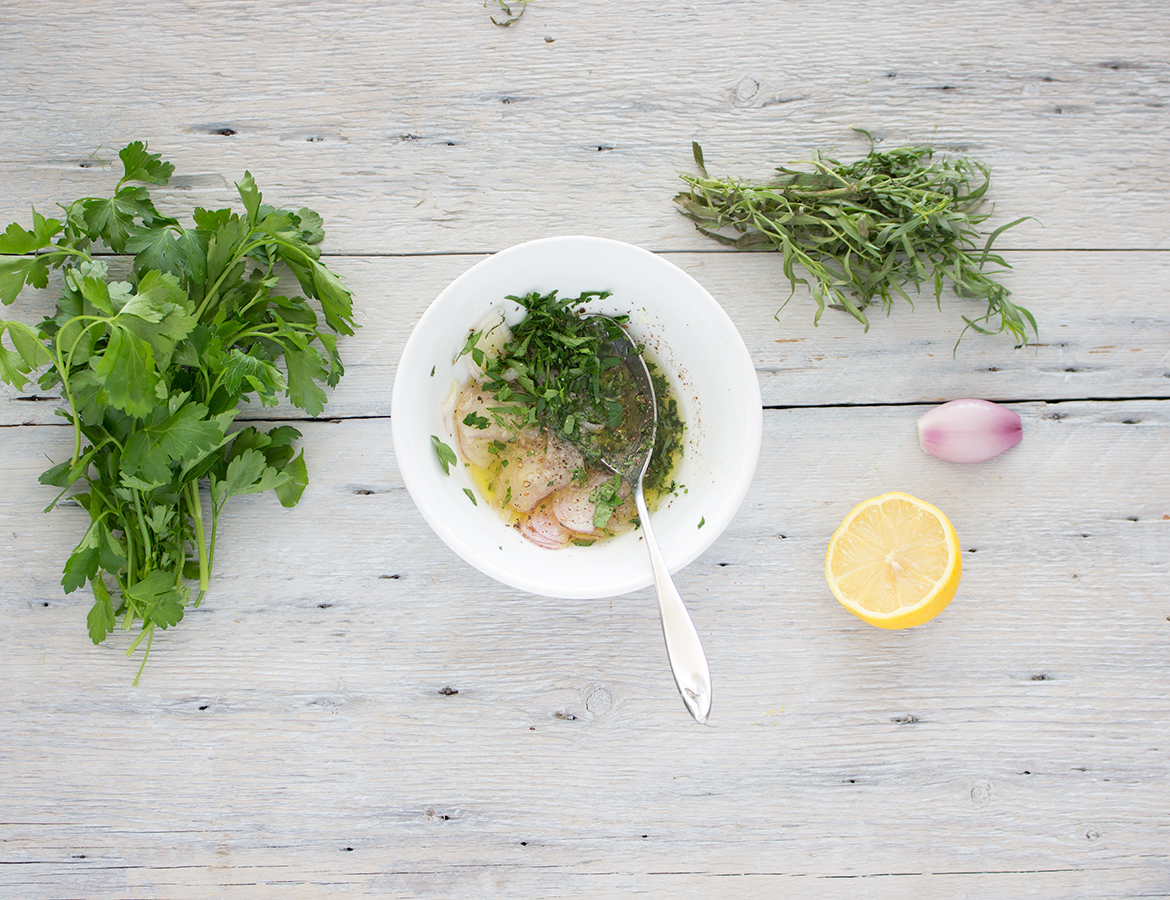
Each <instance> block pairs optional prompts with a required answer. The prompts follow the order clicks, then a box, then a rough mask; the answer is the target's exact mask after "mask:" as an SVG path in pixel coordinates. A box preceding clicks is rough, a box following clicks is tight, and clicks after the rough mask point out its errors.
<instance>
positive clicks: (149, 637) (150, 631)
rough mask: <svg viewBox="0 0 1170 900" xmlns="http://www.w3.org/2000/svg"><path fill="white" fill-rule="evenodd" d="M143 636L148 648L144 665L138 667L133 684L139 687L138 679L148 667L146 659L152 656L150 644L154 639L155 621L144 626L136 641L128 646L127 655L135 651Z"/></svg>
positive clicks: (143, 660)
mask: <svg viewBox="0 0 1170 900" xmlns="http://www.w3.org/2000/svg"><path fill="white" fill-rule="evenodd" d="M143 637H145V638H146V650H145V651H143V654H142V665H140V666H139V667H138V674H137V675H135V676H134V681H133V682H132V685H131V686H132V687H138V679H139V678H141V677H142V670H143V669H145V668H146V661H147V660H148V659H149V658H150V645H151V643H152V642H153V641H154V622H151V623H150V624H149V625H147V626H146V627H145V628H143V629H142V632H141V634H139V635H138V637H137V638H136V639H135V641H134V643H132V644H131V645H130V646H129V647H127V648H126V655H127V656H129V655H130V654H131V653H133V652H134V650H135V649H136V648H137V647H138V644H139V642H141V640H142V639H143Z"/></svg>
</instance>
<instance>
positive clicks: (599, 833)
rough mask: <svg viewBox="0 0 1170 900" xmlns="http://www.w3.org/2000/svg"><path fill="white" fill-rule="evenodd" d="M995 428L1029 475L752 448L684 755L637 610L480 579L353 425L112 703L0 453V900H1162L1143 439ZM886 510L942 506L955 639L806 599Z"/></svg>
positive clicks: (1149, 432) (260, 500)
mask: <svg viewBox="0 0 1170 900" xmlns="http://www.w3.org/2000/svg"><path fill="white" fill-rule="evenodd" d="M1103 406H1104V407H1107V408H1102V407H1103ZM1018 409H1019V411H1020V412H1021V414H1022V415H1023V416H1024V421H1025V437H1024V441H1023V442H1022V443H1021V444H1020V445H1019V446H1018V447H1017V448H1015V449H1013V450H1012V451H1009V452H1008V453H1007V454H1005V455H1004V456H1002V457H1000V458H998V459H996V460H994V461H992V462H989V463H987V464H981V465H975V466H954V465H948V464H944V463H942V462H940V461H938V460H935V459H933V458H931V457H928V456H926V455H925V454H923V453H922V452H921V451H920V450H919V449H918V447H917V445H916V441H915V437H914V427H913V423H914V416H915V415H916V413H917V411H918V410H917V409H915V408H913V407H909V408H903V407H893V408H891V407H885V408H862V409H824V410H807V409H806V410H775V411H769V412H768V414H767V416H766V427H765V439H764V452H763V456H762V459H761V464H760V468H759V472H758V475H757V478H756V482H755V485H754V486H753V490H752V493H751V495H750V497H749V500H748V502H747V503H746V504H745V507H744V509H743V512H742V515H741V516H740V518H739V519H738V520H737V521H736V522H735V523H734V524H733V526H732V528H731V529H730V530H729V531H728V532H727V533H726V534H725V535H724V536H723V537H722V538H721V539H720V540H719V541H718V542H717V543H716V544H715V545H714V547H713V548H712V549H711V550H710V551H709V552H708V553H707V554H705V555H704V557H703V558H701V559H700V560H699V561H698V562H697V563H696V564H694V565H693V566H691V567H690V568H688V569H687V570H684V571H683V572H682V573H681V574H680V575H679V576H678V583H679V585H680V588H681V590H682V591H683V593H684V595H685V596H686V597H687V598H688V599H689V601H690V604H691V607H692V610H693V614H694V616H695V619H696V622H697V623H698V625H699V627H700V629H701V631H702V633H703V635H704V639H705V641H706V646H707V650H708V653H709V655H710V658H711V664H712V669H713V672H714V673H715V679H716V706H715V713H714V714H713V718H712V722H713V724H712V727H710V728H707V729H702V728H697V727H695V726H693V725H690V724H688V722H687V720H686V717H685V714H683V712H682V709H681V704H680V703H679V702H678V700H677V697H676V696H675V694H674V688H673V684H672V683H671V680H670V676H669V671H668V669H667V667H666V663H665V658H664V654H663V651H662V648H661V637H660V635H659V632H658V626H657V622H656V618H655V612H654V609H653V602H652V597H651V596H650V593H649V592H648V591H643V592H639V593H638V594H636V595H633V596H631V597H628V598H624V599H619V600H607V601H577V602H557V603H553V602H551V601H546V600H538V599H535V598H531V597H528V596H526V595H521V594H517V593H514V592H512V591H510V590H508V589H505V588H502V587H500V586H498V585H496V584H494V583H492V582H490V581H489V580H487V579H486V578H484V577H482V576H480V575H478V574H477V573H475V572H474V571H473V570H470V569H469V568H468V567H467V566H466V565H464V564H463V563H462V562H460V561H459V560H457V559H456V558H455V557H454V556H453V555H452V554H451V553H450V552H449V551H448V550H447V549H446V548H445V547H443V546H442V545H441V544H440V543H439V542H438V540H437V539H436V538H435V537H434V536H433V535H431V534H430V533H429V531H428V530H427V529H426V527H425V525H424V524H423V522H422V520H421V517H420V516H419V515H418V513H417V512H416V511H415V510H414V509H413V507H412V505H411V503H410V501H409V499H408V497H407V496H406V494H405V492H404V490H403V489H402V485H401V483H400V481H399V479H398V476H397V473H396V470H395V466H394V460H393V455H392V452H391V450H390V448H389V440H388V436H389V429H388V427H387V424H386V423H385V422H381V421H362V422H342V423H338V424H328V423H319V424H315V425H310V426H308V427H307V428H306V438H305V445H306V449H307V456H308V458H309V460H310V465H311V468H312V470H313V477H314V481H313V484H312V485H311V487H310V488H309V490H308V491H307V492H306V494H305V498H304V500H303V501H302V504H301V505H300V506H299V507H298V508H297V509H295V510H293V511H284V510H281V509H280V507H279V506H278V505H277V504H276V503H275V501H274V500H272V499H271V498H266V497H254V498H242V499H241V502H239V503H234V504H233V508H231V510H230V516H229V517H228V518H227V520H226V522H225V526H224V530H223V531H222V538H221V540H222V549H221V553H220V556H219V566H220V568H219V571H218V572H217V573H216V577H215V585H214V590H213V591H212V593H211V594H210V595H209V596H208V598H207V601H206V602H205V604H204V605H203V606H202V607H201V608H200V609H199V610H198V611H196V612H193V613H192V614H191V615H190V616H189V620H188V621H185V622H184V623H182V624H181V625H180V626H179V627H178V628H177V629H175V630H173V631H171V632H170V633H168V634H166V635H160V637H159V639H158V640H157V641H156V642H155V647H154V651H153V655H152V658H151V661H150V663H149V665H148V667H147V669H146V673H145V675H144V679H143V683H142V685H141V686H140V687H138V688H137V689H135V688H131V687H130V686H129V682H130V679H131V678H132V676H133V670H134V664H133V663H132V662H130V661H127V660H126V659H124V658H122V657H121V654H120V653H119V648H120V647H124V646H125V645H126V644H127V643H128V638H127V637H126V636H123V635H120V634H119V635H117V636H115V637H114V638H113V639H111V642H110V644H109V645H108V646H107V645H103V646H102V647H100V648H97V649H95V648H93V647H92V646H91V645H89V644H88V640H87V637H86V635H85V631H84V625H83V619H84V613H85V610H86V606H87V603H88V601H87V600H86V599H85V598H82V597H79V596H70V597H67V598H66V597H62V596H61V595H60V594H59V593H58V591H57V588H56V586H55V584H54V580H55V579H54V577H53V574H52V573H53V572H54V571H55V570H56V569H57V568H58V566H59V564H60V562H61V560H62V559H63V555H64V554H65V553H66V552H67V551H68V548H69V546H70V544H71V542H72V541H73V540H75V539H76V537H77V536H78V534H79V529H80V527H81V521H80V520H81V516H80V515H79V513H78V511H76V510H73V511H69V510H62V511H60V512H58V513H54V514H53V515H52V516H50V517H47V518H41V517H40V516H39V513H38V512H37V510H39V509H40V508H41V506H43V505H44V503H45V502H46V497H47V495H48V493H49V492H48V490H47V489H44V488H40V487H39V486H30V484H31V477H30V476H31V474H32V472H33V471H35V470H36V469H37V467H38V466H39V465H40V457H41V454H42V453H43V452H44V451H45V449H46V443H47V441H48V440H50V439H51V438H52V435H51V434H49V433H48V432H50V429H46V428H42V427H32V428H16V429H9V433H8V434H7V435H6V440H5V442H4V444H3V451H2V452H3V459H2V464H3V468H4V470H5V471H8V472H10V473H12V474H13V476H15V477H14V480H13V481H12V482H11V486H10V487H9V489H8V491H6V493H5V500H4V505H3V514H4V519H5V527H4V531H3V540H4V543H5V544H6V545H7V546H6V547H5V549H4V551H3V553H0V559H2V560H3V571H2V574H0V577H2V579H3V583H4V585H5V595H6V602H5V603H4V605H3V607H2V610H3V613H2V614H3V617H4V621H3V624H2V627H0V650H2V653H0V659H2V663H0V677H2V678H3V679H4V681H5V682H6V683H8V684H10V685H19V686H20V688H19V690H18V691H14V692H12V693H11V694H10V695H9V696H8V697H7V698H6V699H5V700H3V701H0V709H3V718H4V721H6V722H8V723H10V727H9V729H8V731H7V738H6V741H5V743H4V744H3V747H2V749H0V754H2V756H3V759H2V761H0V762H2V764H0V773H2V775H0V779H2V780H3V786H4V796H5V798H6V800H5V819H4V821H5V823H6V824H5V826H4V827H5V837H6V844H5V853H6V854H7V856H6V860H8V861H10V862H13V863H16V862H22V865H20V866H17V865H15V864H14V865H12V866H9V867H6V868H4V869H0V877H3V878H5V879H7V884H8V885H9V891H10V893H12V894H13V895H14V896H57V895H58V893H56V892H67V891H68V890H69V889H70V886H72V889H74V890H76V889H77V887H78V886H80V885H87V886H92V887H87V896H92V897H104V896H124V895H126V892H127V890H128V889H129V888H128V886H132V885H133V883H134V881H135V880H139V881H140V882H141V884H142V885H149V888H148V889H144V890H143V891H141V893H142V894H144V895H145V894H151V895H152V896H160V895H161V896H182V895H183V893H184V892H185V891H189V890H191V889H192V888H193V886H198V885H207V886H217V890H227V892H228V895H229V896H231V895H233V894H234V895H238V896H243V895H244V893H241V891H242V889H241V888H239V887H237V888H235V889H231V888H229V887H227V886H228V885H232V884H235V885H240V884H241V883H244V884H253V883H260V884H265V883H267V884H268V888H267V890H268V892H269V893H267V894H264V895H265V896H281V893H280V892H281V891H282V890H284V889H285V888H284V887H283V884H284V883H285V882H291V884H292V885H294V886H296V885H300V889H301V890H302V891H303V894H300V896H311V895H312V893H313V891H315V890H323V891H328V890H340V888H339V885H343V884H347V883H348V884H351V885H352V886H353V887H354V888H355V889H360V890H362V891H365V892H368V893H372V894H380V895H383V896H412V895H413V894H415V893H419V894H423V895H425V894H426V893H428V892H432V893H439V894H444V892H445V891H452V892H454V893H456V894H459V895H463V896H491V895H493V894H498V895H509V896H511V895H515V894H517V893H519V894H526V893H531V894H533V895H542V896H543V895H548V894H552V895H556V896H568V895H570V894H574V893H584V894H585V895H588V896H605V895H606V894H607V893H610V892H613V891H621V892H626V891H630V890H639V891H641V890H645V891H649V892H650V893H652V894H655V895H659V896H669V895H670V894H671V893H672V892H679V891H681V892H684V894H685V893H686V892H693V893H694V894H695V895H696V896H698V895H701V894H703V893H704V892H708V893H710V894H711V895H713V896H724V894H722V893H720V892H721V891H722V890H723V888H724V882H722V881H720V882H717V885H718V886H717V887H710V886H708V887H704V886H703V885H705V884H707V885H710V884H712V882H711V881H710V879H711V878H712V876H714V875H727V876H736V877H735V878H731V879H729V880H728V882H727V883H726V889H727V891H728V893H727V894H726V896H748V894H749V887H748V885H749V884H751V885H753V886H754V887H755V888H759V887H760V886H761V885H770V886H771V887H770V888H768V889H770V890H777V889H781V890H782V889H784V888H782V887H780V886H782V885H784V884H789V885H791V888H790V889H795V890H801V891H808V892H809V893H811V894H812V895H813V896H828V897H835V896H843V895H844V893H843V891H840V888H839V886H838V885H836V884H832V883H830V881H829V880H830V879H831V878H833V877H845V876H847V877H849V878H856V879H859V880H861V883H863V884H864V885H866V887H865V890H867V891H869V892H871V893H872V895H874V896H904V894H900V893H899V892H900V891H905V890H907V889H908V888H907V887H906V885H907V884H913V885H915V886H916V887H918V888H921V890H923V891H925V892H930V891H932V890H942V889H944V887H943V886H944V885H946V884H954V885H959V887H956V890H957V891H958V892H959V895H966V896H976V895H978V894H979V893H981V892H982V891H991V892H993V893H995V895H996V896H1005V897H1016V896H1021V897H1022V896H1035V895H1036V892H1037V891H1039V892H1040V893H1045V892H1050V893H1054V894H1059V893H1061V892H1066V893H1067V892H1071V893H1076V892H1077V890H1078V889H1079V887H1084V886H1086V885H1094V884H1096V885H1105V884H1108V885H1110V886H1111V887H1113V888H1119V890H1118V891H1117V893H1118V895H1121V896H1125V895H1127V894H1130V895H1137V894H1138V893H1140V892H1142V891H1146V892H1147V893H1153V894H1154V895H1156V894H1157V891H1158V890H1161V889H1164V888H1165V886H1166V878H1167V875H1168V874H1170V873H1168V871H1167V866H1166V860H1165V857H1164V856H1163V854H1164V848H1165V846H1166V844H1165V838H1166V820H1165V794H1164V790H1165V788H1164V785H1165V783H1166V782H1165V778H1166V776H1167V774H1170V773H1167V767H1166V756H1165V752H1164V738H1165V737H1166V725H1165V722H1166V715H1167V713H1170V701H1167V699H1166V692H1165V690H1164V686H1165V672H1166V656H1165V634H1166V629H1167V627H1170V625H1168V623H1167V616H1168V615H1170V606H1167V602H1166V598H1165V592H1164V585H1165V582H1166V576H1167V559H1168V558H1170V553H1168V552H1167V551H1168V550H1170V519H1167V518H1164V517H1165V516H1167V515H1170V488H1168V487H1167V483H1166V481H1165V479H1164V478H1160V477H1158V476H1159V474H1160V473H1161V472H1163V471H1165V468H1166V466H1167V465H1168V464H1170V456H1168V454H1170V449H1168V448H1170V441H1167V433H1168V429H1170V419H1168V417H1167V409H1166V403H1165V402H1151V401H1133V402H1126V403H1112V404H1100V403H1068V404H1061V405H1059V406H1058V407H1052V406H1050V405H1046V404H1023V405H1020V406H1019V407H1018ZM1057 415H1059V416H1060V417H1059V418H1057V417H1056V416H1057ZM1127 422H1128V423H1130V424H1126V423H1127ZM1122 447H1125V448H1127V450H1126V455H1125V457H1124V458H1125V459H1126V460H1128V464H1126V465H1119V464H1118V461H1119V459H1120V458H1121V457H1119V456H1118V454H1119V452H1120V448H1122ZM1076 469H1079V470H1080V471H1081V472H1082V474H1083V477H1082V478H1081V479H1080V482H1079V484H1078V488H1077V489H1076V490H1071V491H1070V490H1069V489H1068V487H1067V484H1068V482H1067V479H1068V476H1069V473H1070V472H1071V471H1073V470H1076ZM891 488H901V489H905V490H909V491H912V492H914V493H916V494H918V495H919V496H923V497H927V498H929V499H931V500H932V501H934V502H936V503H937V504H938V505H940V507H941V508H943V510H944V511H945V512H946V513H947V514H948V516H949V517H950V518H951V519H952V521H953V522H954V524H955V527H956V529H957V530H958V532H959V535H960V539H961V541H962V546H963V548H964V551H965V553H964V563H965V570H964V576H963V584H962V586H961V588H960V593H959V595H958V596H957V597H956V599H955V601H954V602H953V603H952V605H951V607H950V608H949V609H948V610H946V611H945V612H944V613H943V614H942V615H941V616H940V617H939V618H938V619H936V620H935V621H934V622H932V623H930V624H929V625H927V626H924V627H922V628H918V629H913V630H911V631H908V632H894V633H889V632H882V631H879V630H876V629H873V628H870V627H869V626H867V625H864V624H863V623H861V622H859V621H857V620H855V619H853V618H852V617H850V616H849V615H848V614H847V613H846V612H844V611H843V610H842V609H841V608H840V607H839V606H838V605H837V604H836V602H835V601H834V600H833V599H832V598H831V596H830V595H828V592H827V589H826V587H825V584H824V580H823V575H822V574H821V571H820V561H821V558H822V554H823V551H824V547H825V544H826V542H827V540H828V536H829V534H830V533H831V531H832V530H833V528H834V527H835V526H836V524H837V523H838V522H839V520H840V519H841V518H842V517H843V516H844V514H845V512H846V511H847V510H848V508H849V507H850V506H851V505H852V504H853V503H854V502H856V501H858V500H860V499H863V498H865V497H868V496H871V495H873V494H876V493H879V492H881V491H884V490H887V489H891ZM366 491H372V493H365V492H366ZM386 576H391V577H386ZM46 604H47V605H46ZM446 687H450V688H451V689H452V690H454V691H458V693H457V694H449V695H444V694H443V693H441V691H442V690H443V689H444V688H446ZM533 729H535V730H533ZM135 759H136V760H138V761H140V762H139V763H134V762H131V760H135ZM119 760H126V761H127V763H128V764H127V765H121V764H119V762H118V761H119ZM445 816H446V817H449V818H444V817H445ZM643 834H645V835H647V837H645V838H643V837H642V835H643ZM522 842H526V843H522ZM346 847H352V848H354V849H353V850H352V851H348V850H346V849H345V848H346ZM76 854H84V857H85V859H84V860H83V861H79V860H77V859H74V856H75V855H76ZM24 864H27V865H28V866H34V867H33V868H28V867H26V865H24ZM171 866H179V867H180V869H179V870H178V871H175V870H172V869H170V868H169V867H171ZM164 870H165V872H164ZM654 872H658V873H674V874H672V875H668V876H661V875H652V874H650V873H654ZM36 873H43V877H44V879H45V882H44V884H43V886H45V890H44V891H43V892H38V891H39V887H38V885H39V884H40V881H39V879H40V875H38V874H36ZM900 873H901V874H903V875H904V876H906V877H910V878H912V880H911V881H909V882H907V881H903V880H901V879H899V878H895V877H894V876H896V875H899V874H900ZM945 873H953V874H951V875H949V876H946V875H945ZM960 873H971V875H970V876H969V878H967V879H966V880H965V878H966V877H965V876H961V875H960ZM1025 873H1034V874H1032V875H1030V876H1029V875H1027V874H1025ZM747 876H751V877H750V878H748V877H747ZM798 876H799V877H800V880H799V881H794V879H796V878H797V877H798ZM944 876H945V877H944ZM664 877H668V878H669V880H668V881H661V880H660V879H662V878H664ZM740 879H742V880H740ZM167 884H171V885H172V887H171V888H169V889H168V888H167V886H166V885H167ZM54 885H55V886H56V887H54ZM797 885H800V887H797ZM167 890H170V891H171V892H170V893H166V891H167ZM155 891H163V893H162V894H157V893H153V892H155ZM964 892H965V893H964ZM130 895H131V896H133V895H134V894H133V892H132V891H131V893H130ZM326 895H328V894H326ZM293 896H298V894H295V893H294V894H293Z"/></svg>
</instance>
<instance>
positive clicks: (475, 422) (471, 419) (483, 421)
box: [463, 412, 492, 429]
mask: <svg viewBox="0 0 1170 900" xmlns="http://www.w3.org/2000/svg"><path fill="white" fill-rule="evenodd" d="M463 424H464V425H466V426H468V427H469V428H479V429H484V428H487V427H488V426H489V425H491V424H492V423H491V422H489V421H488V420H487V418H486V417H484V416H481V415H478V414H477V413H473V412H469V413H468V414H467V415H465V416H464V417H463Z"/></svg>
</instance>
